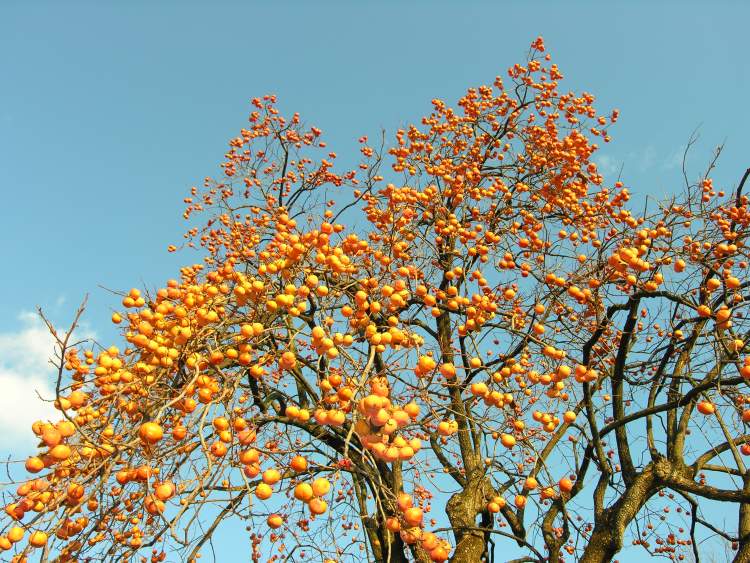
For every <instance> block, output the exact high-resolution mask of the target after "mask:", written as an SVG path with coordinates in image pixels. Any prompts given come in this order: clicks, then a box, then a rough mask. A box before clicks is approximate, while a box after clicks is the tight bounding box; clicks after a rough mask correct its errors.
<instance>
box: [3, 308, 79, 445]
mask: <svg viewBox="0 0 750 563" xmlns="http://www.w3.org/2000/svg"><path fill="white" fill-rule="evenodd" d="M18 321H19V328H18V330H15V331H9V332H0V389H1V390H2V392H0V429H2V432H0V449H8V448H10V447H12V446H14V445H19V444H23V443H28V441H29V438H30V437H31V424H32V423H33V422H34V421H36V420H40V419H41V420H46V419H51V420H54V421H56V420H59V419H60V413H59V412H58V411H56V410H55V408H54V407H53V406H52V403H51V402H50V399H53V398H54V394H55V393H54V385H55V375H56V373H55V372H56V370H55V368H54V367H53V366H52V365H51V364H50V358H52V357H53V355H54V351H55V344H54V340H53V338H52V336H51V335H50V333H49V331H48V330H47V327H46V326H45V325H44V323H43V322H42V320H41V319H40V318H39V317H38V316H37V315H35V314H34V313H28V312H24V313H21V314H20V315H19V316H18ZM82 332H87V333H90V331H87V330H85V329H84V331H82ZM77 336H78V337H79V338H80V337H82V336H90V334H86V335H82V334H77ZM43 399H46V401H45V400H43Z"/></svg>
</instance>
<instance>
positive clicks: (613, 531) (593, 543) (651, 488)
mask: <svg viewBox="0 0 750 563" xmlns="http://www.w3.org/2000/svg"><path fill="white" fill-rule="evenodd" d="M657 490H658V487H657V478H656V475H655V468H654V466H653V465H649V466H647V467H646V469H645V470H644V471H643V472H642V473H639V474H638V475H636V477H635V478H634V479H633V481H632V482H631V484H630V486H629V487H628V488H627V489H626V490H625V493H623V495H622V496H621V497H620V499H619V500H618V501H617V502H615V503H614V504H613V505H612V506H610V507H609V508H606V509H604V510H603V511H602V513H601V514H600V515H598V516H597V518H596V523H595V525H594V531H593V532H592V534H591V538H590V540H589V542H588V544H587V545H586V549H584V551H583V556H582V557H581V559H580V563H605V562H607V561H612V558H613V557H614V556H615V554H616V553H617V552H618V551H620V549H622V540H623V536H624V535H625V528H627V526H628V524H630V522H632V520H633V518H635V517H636V515H637V514H638V512H640V510H641V509H642V508H643V506H644V505H645V504H646V502H647V501H648V499H649V498H651V496H652V495H653V494H654V493H655V492H656V491H657Z"/></svg>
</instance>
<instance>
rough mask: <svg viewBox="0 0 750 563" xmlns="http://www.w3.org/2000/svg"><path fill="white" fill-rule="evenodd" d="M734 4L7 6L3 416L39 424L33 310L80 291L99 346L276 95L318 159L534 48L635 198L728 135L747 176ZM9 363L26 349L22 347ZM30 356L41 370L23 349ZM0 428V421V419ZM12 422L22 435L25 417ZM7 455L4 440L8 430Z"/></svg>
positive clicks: (730, 162) (0, 291)
mask: <svg viewBox="0 0 750 563" xmlns="http://www.w3.org/2000/svg"><path fill="white" fill-rule="evenodd" d="M748 16H750V8H749V7H748V6H747V5H746V4H743V3H740V2H734V3H730V2H711V3H691V2H684V1H683V2H660V3H656V2H635V1H634V2H628V3H627V4H626V3H624V2H620V3H615V2H607V3H601V2H559V3H553V2H536V3H533V4H532V3H526V2H524V3H522V2H511V3H505V2H503V3H500V2H471V1H465V2H455V3H452V2H442V1H431V2H427V1H416V2H410V3H408V4H407V3H400V2H388V1H381V2H377V3H375V2H373V3H364V2H315V3H313V2H305V3H303V2H285V3H281V2H268V3H263V4H261V3H253V2H244V3H240V2H233V3H229V2H210V3H197V2H196V3H192V2H179V3H178V2H161V3H159V4H158V5H154V3H146V2H138V1H133V2H129V3H128V5H127V6H125V5H122V6H118V5H116V4H115V3H112V2H97V3H94V2H85V3H84V2H74V1H70V2H65V3H51V2H50V3H45V2H34V3H32V2H21V1H13V0H4V1H3V2H2V5H1V6H0V77H1V79H0V194H2V204H0V237H2V245H0V257H1V259H2V264H3V273H4V275H3V276H2V277H0V381H2V382H3V383H4V384H6V386H5V388H7V385H8V384H15V385H16V387H14V388H18V391H17V392H15V394H12V395H10V396H6V397H5V398H3V399H0V407H2V408H0V410H2V411H3V412H6V413H8V412H13V411H12V408H15V409H16V410H17V411H19V412H20V411H24V412H27V413H29V414H28V416H32V413H34V411H33V409H32V407H30V406H29V405H30V404H31V403H30V402H29V401H33V394H32V393H30V391H29V385H18V383H19V382H23V381H29V380H33V381H35V382H36V383H35V384H36V388H37V389H41V390H43V389H44V386H45V384H46V383H45V377H47V373H48V372H47V368H46V365H45V364H44V362H41V361H39V360H38V356H39V351H40V350H44V349H45V347H47V346H48V342H47V341H46V340H45V338H44V336H43V333H42V331H40V330H39V329H38V326H37V325H36V324H35V323H34V321H33V317H30V316H29V315H28V313H29V312H30V311H33V310H34V308H35V306H37V305H41V306H43V307H44V308H45V309H46V310H47V311H49V313H50V315H51V316H52V318H53V319H55V320H57V321H60V322H66V321H68V320H69V319H70V318H71V316H72V314H73V311H74V309H75V306H76V305H77V303H78V302H79V301H80V300H81V298H82V297H83V295H84V294H86V293H89V294H90V306H89V308H88V311H87V314H86V316H85V322H86V330H87V331H88V332H89V333H95V334H97V335H98V336H99V337H100V338H101V339H102V340H103V341H104V342H108V341H109V340H110V339H111V338H112V337H113V334H114V333H113V330H112V328H111V324H110V323H109V321H108V318H109V315H110V308H111V307H115V306H116V305H117V300H116V299H115V298H114V296H112V295H111V294H110V293H108V292H107V291H106V290H105V289H103V287H104V288H112V289H126V288H129V287H131V286H133V285H142V284H147V285H149V286H154V285H156V284H160V283H163V282H164V280H166V279H167V278H169V277H172V276H174V275H175V273H176V270H177V268H178V266H179V265H180V264H181V263H182V262H183V261H187V260H190V261H192V260H193V258H194V257H192V256H190V255H186V254H178V255H177V256H175V255H169V254H167V252H166V247H167V245H168V244H170V243H173V242H179V240H180V239H181V235H182V232H183V230H184V225H183V223H182V220H181V218H180V212H181V199H182V197H184V196H185V195H186V194H187V191H188V189H189V187H190V186H191V185H193V184H194V183H197V182H200V181H201V179H202V178H203V177H205V176H208V175H216V174H218V172H219V169H218V167H217V164H218V162H219V161H220V160H221V156H222V154H223V152H224V150H225V148H226V141H227V139H228V138H229V137H231V136H233V135H234V134H236V132H237V131H238V130H239V129H240V128H241V127H243V126H244V124H245V123H246V116H247V114H248V112H249V111H250V108H249V103H248V102H249V100H250V99H251V98H252V97H254V96H258V95H262V94H265V93H275V94H277V95H278V96H279V100H280V106H281V108H282V110H284V111H286V112H288V113H291V112H293V111H299V112H300V113H301V115H302V117H303V119H304V120H305V121H306V122H307V123H309V124H313V125H316V126H319V127H321V128H322V129H323V130H324V131H325V133H326V137H327V139H328V142H329V146H330V147H331V148H332V150H335V151H336V152H338V153H339V154H340V155H341V160H343V161H345V160H346V158H347V156H348V155H349V156H351V157H352V158H353V157H355V156H356V150H357V142H356V139H357V138H358V137H359V136H361V135H362V134H369V135H374V134H377V133H378V131H379V130H380V129H381V128H385V129H386V131H387V132H389V137H388V138H393V136H392V134H393V132H394V131H395V129H396V128H397V127H399V126H401V125H403V124H405V123H407V122H410V121H414V120H417V119H418V118H419V117H420V116H421V115H422V114H423V113H426V112H429V110H430V104H429V101H430V100H431V99H432V98H434V97H440V98H443V99H445V100H448V101H453V100H455V99H456V98H457V97H459V96H460V95H461V93H462V92H463V90H465V88H466V87H468V86H472V85H478V84H482V83H484V82H489V81H491V80H492V79H493V77H494V76H496V75H497V74H503V73H504V72H505V70H506V68H507V67H508V66H510V65H511V64H513V63H515V62H521V61H522V60H523V57H524V55H525V53H526V50H527V47H528V44H529V43H530V42H531V40H532V39H533V38H534V37H536V36H537V35H543V36H544V38H545V42H546V45H547V48H548V50H549V51H550V52H551V53H552V55H553V58H554V60H555V61H556V62H557V63H558V64H559V66H560V68H561V69H562V71H563V73H564V75H565V77H566V81H565V82H566V83H567V85H568V87H569V88H571V89H575V90H578V91H581V90H585V91H589V92H592V93H594V94H595V95H596V96H597V99H598V102H597V105H598V107H599V108H602V109H608V108H619V109H620V111H621V117H620V121H619V122H618V124H617V125H616V126H615V128H614V129H613V131H612V132H613V138H614V140H613V142H612V143H611V144H610V145H608V146H605V147H603V148H602V150H601V151H600V157H599V162H600V165H601V169H602V170H603V171H604V172H605V175H606V177H607V178H613V177H614V175H617V173H618V172H619V171H620V168H621V167H622V177H623V179H624V181H625V182H626V184H627V185H629V186H631V187H632V191H633V192H635V193H638V194H648V195H650V196H654V197H657V198H661V197H665V196H667V195H669V194H670V193H671V192H673V191H675V190H676V189H678V188H679V183H680V181H681V171H680V163H681V156H682V151H683V149H684V146H685V144H686V142H687V141H688V139H689V137H690V135H691V133H692V132H693V131H694V130H695V129H696V128H699V134H700V141H699V142H698V143H697V144H696V146H695V147H694V149H693V151H692V153H691V155H690V160H689V172H690V173H691V175H692V176H695V175H696V174H697V173H699V172H700V171H701V170H702V168H703V167H704V165H705V164H706V163H707V162H708V160H709V158H710V157H711V152H712V150H713V148H714V147H715V146H716V145H718V144H720V143H726V146H725V151H724V155H723V157H722V158H721V160H720V161H719V169H718V171H717V173H716V174H715V177H716V179H717V185H718V187H720V188H726V189H731V188H732V187H733V186H734V185H735V183H736V182H737V180H738V179H739V177H740V176H741V173H742V171H744V169H745V168H747V167H748V166H750V154H748V152H747V149H746V147H747V142H746V134H747V131H748V130H750V112H748V110H747V92H748V91H750V90H749V88H748V86H750V85H749V84H748V74H749V73H748V70H749V68H748V66H749V65H750V62H749V61H748V58H747V46H746V42H745V39H744V38H745V35H746V31H745V29H744V26H745V24H746V22H747V20H748ZM24 351H26V352H28V354H25V353H23V352H24ZM34 352H36V357H37V359H36V360H30V359H29V355H30V354H32V353H34ZM0 423H2V425H3V427H4V428H7V429H12V430H16V428H11V427H12V425H13V422H12V418H11V417H10V415H7V416H5V418H3V415H0ZM24 424H26V422H25V419H24ZM3 434H5V437H4V438H2V440H4V441H0V449H4V448H7V447H8V446H10V445H11V442H12V440H13V439H14V438H8V437H7V436H8V435H12V434H13V433H12V432H4V433H3Z"/></svg>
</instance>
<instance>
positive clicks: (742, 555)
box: [733, 471, 750, 563]
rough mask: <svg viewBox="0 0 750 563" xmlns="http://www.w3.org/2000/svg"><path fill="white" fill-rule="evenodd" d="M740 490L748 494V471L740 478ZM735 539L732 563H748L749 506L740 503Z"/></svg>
mask: <svg viewBox="0 0 750 563" xmlns="http://www.w3.org/2000/svg"><path fill="white" fill-rule="evenodd" d="M742 483H743V486H742V490H743V491H745V492H750V471H745V475H744V476H743V477H742ZM737 537H738V538H739V540H740V541H739V545H738V549H737V554H736V555H735V556H734V560H733V561H734V563H746V562H749V561H750V504H748V503H745V502H743V503H740V513H739V524H738V526H737Z"/></svg>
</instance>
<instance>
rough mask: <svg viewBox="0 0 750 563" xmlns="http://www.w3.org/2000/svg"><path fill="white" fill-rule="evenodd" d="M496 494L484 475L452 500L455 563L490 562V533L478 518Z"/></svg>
mask: <svg viewBox="0 0 750 563" xmlns="http://www.w3.org/2000/svg"><path fill="white" fill-rule="evenodd" d="M492 492H493V491H492V486H491V485H490V483H489V482H488V481H487V480H486V479H485V478H484V477H483V476H482V477H479V478H473V479H470V480H469V481H468V482H467V483H466V487H464V489H463V490H462V491H460V492H458V493H455V494H454V495H453V496H452V497H451V498H450V500H449V501H448V504H447V506H446V513H447V514H448V519H449V520H450V523H451V528H452V529H453V536H454V538H455V541H456V547H455V550H454V552H453V557H451V562H452V563H478V562H479V561H486V560H487V556H488V553H487V544H488V536H487V532H485V531H482V530H480V529H478V526H477V516H479V515H480V514H481V513H482V512H483V511H484V510H485V508H486V505H487V499H488V498H490V497H491V496H492ZM488 521H490V522H491V520H488ZM490 525H491V524H490Z"/></svg>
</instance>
